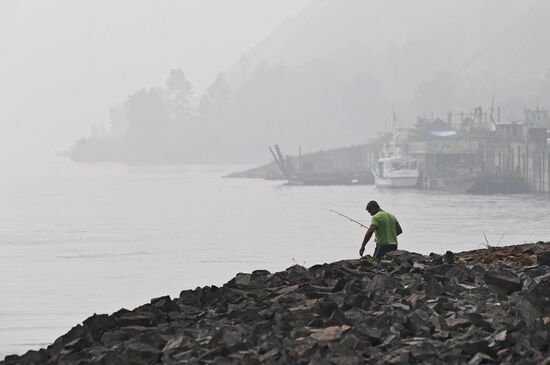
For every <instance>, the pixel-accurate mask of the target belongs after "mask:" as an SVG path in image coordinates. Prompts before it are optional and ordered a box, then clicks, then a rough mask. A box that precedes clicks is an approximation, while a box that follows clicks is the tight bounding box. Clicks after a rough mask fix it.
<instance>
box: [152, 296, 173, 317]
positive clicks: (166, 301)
mask: <svg viewBox="0 0 550 365" xmlns="http://www.w3.org/2000/svg"><path fill="white" fill-rule="evenodd" d="M151 304H152V305H153V307H155V308H157V309H158V310H160V311H162V312H166V313H168V312H178V311H179V310H180V308H179V306H178V304H177V303H175V302H174V301H173V300H172V299H171V298H170V296H168V295H166V296H163V297H159V298H154V299H151Z"/></svg>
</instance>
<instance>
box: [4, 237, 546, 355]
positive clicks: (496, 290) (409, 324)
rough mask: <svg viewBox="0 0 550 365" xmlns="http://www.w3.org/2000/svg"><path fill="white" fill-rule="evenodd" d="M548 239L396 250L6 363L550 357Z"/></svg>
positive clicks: (249, 285)
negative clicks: (455, 249) (441, 251)
mask: <svg viewBox="0 0 550 365" xmlns="http://www.w3.org/2000/svg"><path fill="white" fill-rule="evenodd" d="M549 344H550V242H546V243H543V242H538V243H533V244H525V245H517V246H508V247H497V248H493V247H488V248H487V249H486V250H477V251H469V252H463V253H458V254H453V253H451V252H447V253H446V254H445V255H436V254H430V255H428V256H424V255H420V254H415V253H410V252H405V251H398V252H396V253H393V254H392V255H391V256H388V257H386V258H385V259H384V260H383V261H382V262H381V263H377V262H375V261H373V260H372V259H370V258H368V257H367V258H363V259H358V260H345V261H339V262H335V263H331V264H323V265H315V266H312V267H310V268H305V267H302V266H298V265H295V266H292V267H290V268H288V269H287V270H285V271H282V272H277V273H270V272H268V271H265V270H257V271H254V272H252V273H251V274H245V273H240V274H237V275H236V277H235V278H233V279H231V280H230V281H229V282H228V283H226V284H225V285H223V286H222V287H216V286H207V287H203V288H197V289H194V290H184V291H182V292H181V294H180V296H179V298H173V299H172V298H170V297H167V296H166V297H161V298H155V299H152V300H151V302H150V303H149V304H145V305H142V306H140V307H138V308H136V309H134V310H132V311H130V310H126V309H121V310H119V311H117V312H115V313H113V314H112V315H107V314H100V315H93V316H91V317H89V318H88V319H86V320H85V321H84V322H83V323H82V324H79V325H77V326H75V327H73V328H72V329H71V330H70V331H69V332H67V333H66V334H65V335H63V336H61V337H59V338H58V339H57V340H56V341H55V342H54V343H53V344H52V345H50V346H48V348H47V349H41V350H39V351H33V350H31V351H28V352H27V353H26V354H24V355H22V356H17V355H10V356H7V357H6V358H5V359H4V361H0V364H2V365H8V364H10V365H11V364H157V363H166V364H220V365H221V364H311V365H325V364H327V365H328V364H421V363H424V364H469V365H477V364H496V363H500V364H546V365H550V348H549Z"/></svg>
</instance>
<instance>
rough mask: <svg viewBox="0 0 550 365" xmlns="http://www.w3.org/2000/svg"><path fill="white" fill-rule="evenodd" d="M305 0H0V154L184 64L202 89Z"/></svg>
mask: <svg viewBox="0 0 550 365" xmlns="http://www.w3.org/2000/svg"><path fill="white" fill-rule="evenodd" d="M310 1H311V0H231V1H228V0H177V1H175V0H174V1H172V0H170V1H168V0H163V1H153V0H149V1H147V0H120V1H117V0H101V1H98V0H94V1H91V0H89V1H75V0H56V1H53V0H52V1H41V0H35V1H28V0H0V97H1V100H2V103H1V104H0V105H1V107H0V125H1V133H0V161H14V156H19V157H21V158H25V160H28V159H43V158H49V157H50V156H51V154H53V151H54V150H56V149H57V150H62V149H65V148H67V147H69V146H70V145H71V144H72V143H73V142H74V141H75V140H76V139H77V138H79V137H80V136H83V135H85V134H88V132H89V128H90V125H91V124H92V123H94V122H100V121H105V122H106V121H107V117H108V108H109V106H110V105H113V104H116V103H119V102H121V101H123V100H124V98H125V97H126V96H127V95H128V94H129V93H131V92H132V91H134V90H136V89H138V88H141V87H149V86H155V85H162V84H163V83H164V80H165V78H166V75H167V74H168V71H169V69H171V68H182V69H183V70H184V71H185V72H186V74H187V76H188V78H189V79H190V80H191V82H192V83H193V85H194V86H195V90H196V92H200V91H201V90H202V89H204V88H205V87H206V86H207V85H208V84H209V82H210V81H211V80H212V79H213V78H214V77H215V76H216V75H217V73H218V72H219V71H221V70H223V69H224V68H227V67H229V66H231V64H232V63H233V62H235V61H236V60H237V59H238V58H239V57H240V55H241V54H243V53H244V52H245V51H247V50H248V49H250V48H251V47H253V46H254V45H255V44H257V43H258V42H260V41H261V40H262V39H264V38H265V37H266V36H268V35H269V34H270V33H271V32H272V31H273V30H274V29H275V28H276V27H277V26H278V25H279V24H280V23H281V22H283V21H284V20H285V19H287V18H288V17H290V16H292V15H293V14H295V13H296V12H298V11H299V10H300V9H302V8H303V7H305V6H306V5H307V4H308V3H309V2H310Z"/></svg>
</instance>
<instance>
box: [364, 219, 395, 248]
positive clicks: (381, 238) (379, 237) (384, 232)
mask: <svg viewBox="0 0 550 365" xmlns="http://www.w3.org/2000/svg"><path fill="white" fill-rule="evenodd" d="M396 223H397V219H396V218H395V216H394V215H393V214H391V213H388V212H385V211H380V212H378V213H376V214H375V215H373V216H372V219H371V222H370V224H371V225H374V226H376V231H374V232H375V237H374V242H376V245H377V246H380V245H397V233H396V232H395V226H396Z"/></svg>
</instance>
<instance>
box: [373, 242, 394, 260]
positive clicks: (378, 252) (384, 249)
mask: <svg viewBox="0 0 550 365" xmlns="http://www.w3.org/2000/svg"><path fill="white" fill-rule="evenodd" d="M395 250H397V245H380V246H376V249H375V250H374V256H373V257H374V258H375V259H376V260H378V261H380V260H382V257H384V255H385V254H387V253H388V252H391V251H395Z"/></svg>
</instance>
